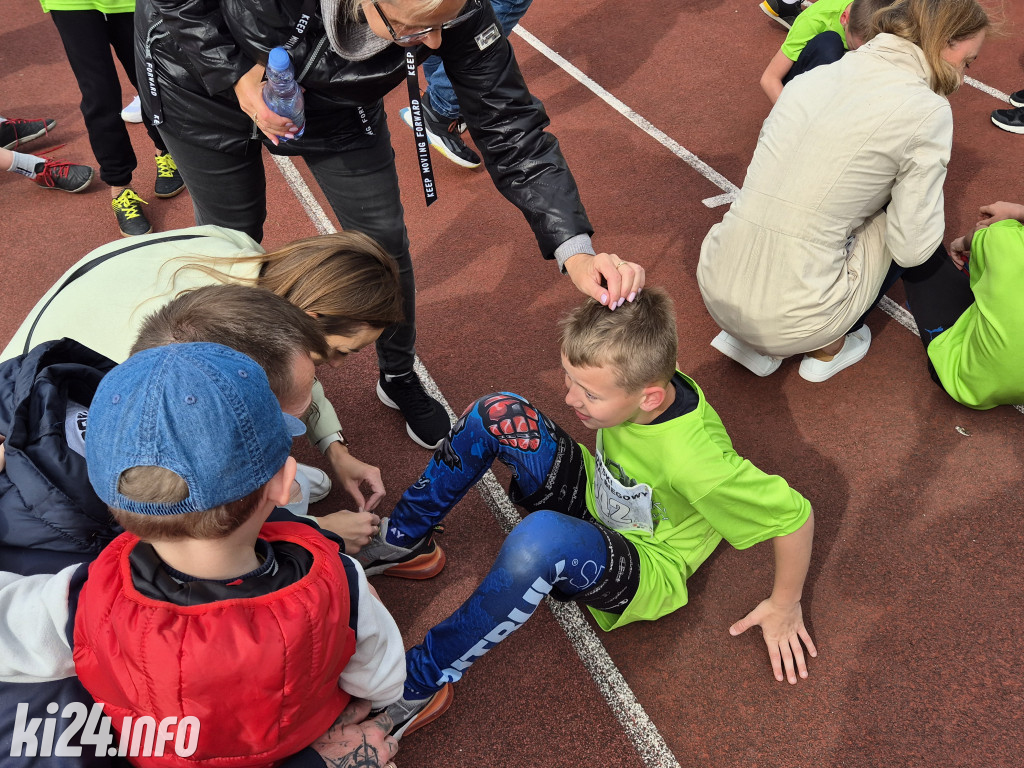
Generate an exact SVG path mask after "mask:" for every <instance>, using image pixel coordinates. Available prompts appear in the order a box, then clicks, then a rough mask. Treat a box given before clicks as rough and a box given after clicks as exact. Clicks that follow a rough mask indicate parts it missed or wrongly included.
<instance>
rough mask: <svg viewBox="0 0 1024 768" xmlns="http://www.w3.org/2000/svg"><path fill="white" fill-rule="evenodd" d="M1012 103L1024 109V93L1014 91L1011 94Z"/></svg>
mask: <svg viewBox="0 0 1024 768" xmlns="http://www.w3.org/2000/svg"><path fill="white" fill-rule="evenodd" d="M1010 103H1011V104H1013V106H1015V107H1024V91H1014V92H1013V93H1011V94H1010Z"/></svg>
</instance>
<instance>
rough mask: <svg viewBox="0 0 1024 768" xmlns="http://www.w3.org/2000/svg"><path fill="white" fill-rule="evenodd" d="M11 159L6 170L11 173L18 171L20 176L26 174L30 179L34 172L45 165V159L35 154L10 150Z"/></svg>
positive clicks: (34, 174)
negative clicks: (9, 165)
mask: <svg viewBox="0 0 1024 768" xmlns="http://www.w3.org/2000/svg"><path fill="white" fill-rule="evenodd" d="M11 156H12V157H13V160H12V161H11V167H10V168H8V169H7V170H8V171H11V172H12V173H20V174H21V175H22V176H27V177H28V178H30V179H34V178H35V177H36V174H37V173H39V172H40V171H42V170H43V166H45V165H46V160H45V159H43V158H42V157H36V156H35V155H26V154H24V153H22V152H11Z"/></svg>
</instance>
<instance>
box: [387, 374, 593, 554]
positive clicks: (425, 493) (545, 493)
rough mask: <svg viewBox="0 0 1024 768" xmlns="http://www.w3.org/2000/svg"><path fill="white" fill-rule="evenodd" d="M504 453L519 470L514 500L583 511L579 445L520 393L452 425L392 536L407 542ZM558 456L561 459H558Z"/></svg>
mask: <svg viewBox="0 0 1024 768" xmlns="http://www.w3.org/2000/svg"><path fill="white" fill-rule="evenodd" d="M495 459H498V460H499V461H501V462H502V463H504V464H505V465H507V466H508V467H509V468H510V469H511V470H512V475H513V478H512V483H511V487H510V489H509V492H510V495H511V496H512V500H513V501H515V502H516V503H517V504H523V505H526V506H529V507H530V508H532V509H537V508H539V507H545V508H547V509H556V510H558V511H563V512H570V513H572V514H576V515H578V514H579V512H578V510H579V509H582V508H583V505H584V504H585V499H584V498H583V494H582V493H581V492H580V491H579V490H578V489H580V488H585V480H586V471H585V468H584V465H583V459H582V454H581V449H580V447H579V446H578V445H577V444H576V443H575V441H573V439H572V438H571V437H569V435H568V434H567V433H566V432H565V431H564V430H562V429H561V428H560V427H558V425H557V424H555V423H554V422H553V421H551V420H550V419H548V418H547V417H546V416H544V415H543V414H542V413H540V412H539V411H537V410H536V409H535V408H534V407H533V406H532V405H530V403H529V402H527V401H526V400H525V399H523V398H521V397H519V396H518V395H513V394H508V393H500V394H493V395H488V396H487V397H482V398H480V399H479V400H477V401H476V402H475V403H473V404H472V405H471V406H470V407H469V408H467V409H466V412H465V413H463V414H462V417H461V418H460V419H459V420H458V421H457V422H456V423H455V425H454V426H453V427H452V430H451V432H450V433H449V434H448V437H446V438H445V439H444V442H442V443H441V447H440V448H438V449H437V450H436V451H435V452H434V455H433V457H432V458H431V460H430V463H429V464H428V465H427V468H426V469H425V470H424V471H423V474H422V475H421V476H420V479H419V480H417V481H416V482H415V483H414V484H413V485H412V486H411V487H410V488H409V489H408V490H407V491H406V492H405V493H404V494H402V498H401V499H399V501H398V504H396V505H395V509H394V511H393V512H392V513H391V519H390V522H389V523H388V529H387V542H388V543H389V544H398V545H401V546H408V544H409V542H410V541H419V540H420V539H422V538H423V537H424V536H426V535H427V534H428V533H429V531H430V529H431V527H432V526H434V525H435V524H437V523H439V522H440V521H441V520H443V519H444V517H445V515H447V514H448V512H449V511H450V510H451V509H452V507H454V506H455V505H456V504H457V503H458V502H459V500H460V499H461V498H462V497H463V496H465V495H466V491H468V490H469V489H470V488H472V487H473V486H474V485H475V484H476V482H477V481H478V480H479V479H480V478H481V477H483V474H484V472H486V471H487V470H488V469H490V466H491V464H492V463H493V462H494V460H495ZM556 459H557V461H556Z"/></svg>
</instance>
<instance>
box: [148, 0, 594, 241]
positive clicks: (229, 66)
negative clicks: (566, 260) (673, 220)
mask: <svg viewBox="0 0 1024 768" xmlns="http://www.w3.org/2000/svg"><path fill="white" fill-rule="evenodd" d="M470 2H480V3H481V6H482V7H481V10H480V11H479V12H478V13H476V14H475V15H473V16H472V17H471V18H470V19H468V20H467V21H465V22H463V23H462V24H459V25H457V26H456V27H453V28H452V29H449V30H445V32H444V34H443V36H442V43H441V47H440V48H439V49H438V50H437V51H436V53H437V54H438V55H440V56H441V58H442V59H443V60H444V64H445V71H446V72H447V73H448V76H449V78H450V79H451V81H452V85H453V86H454V88H455V91H456V93H457V94H458V97H459V103H460V106H461V110H462V115H463V117H464V118H465V120H466V123H467V124H468V126H469V132H470V134H471V135H472V136H473V140H474V141H475V142H476V145H477V147H478V148H479V150H480V152H481V154H482V155H483V158H484V162H485V164H486V166H487V169H488V171H489V172H490V174H491V177H492V179H493V180H494V183H495V185H496V186H497V188H498V189H499V191H501V193H502V194H503V195H504V196H505V197H506V198H508V199H509V200H510V201H511V202H512V203H513V204H515V205H516V206H517V207H518V208H519V209H520V210H521V211H522V212H523V214H524V215H525V216H526V219H527V221H528V222H529V224H530V227H531V228H532V229H533V231H534V234H535V235H536V237H537V241H538V244H539V245H540V248H541V252H542V253H543V254H544V256H545V257H547V258H550V257H551V256H552V254H553V252H554V250H555V248H556V247H557V246H559V245H560V244H562V243H563V242H565V241H566V240H568V239H569V238H571V237H573V236H574V235H579V234H587V235H590V234H592V232H593V230H592V229H591V227H590V222H589V220H588V219H587V215H586V212H585V211H584V209H583V204H582V202H581V201H580V198H579V191H578V190H577V188H576V182H575V180H574V179H573V177H572V173H571V172H570V171H569V168H568V166H567V165H566V162H565V158H564V157H563V156H562V153H561V151H560V150H559V148H558V141H557V140H556V139H555V137H554V136H553V135H551V134H550V133H547V132H546V131H545V130H544V129H545V128H546V127H547V126H548V122H549V121H548V117H547V114H546V113H545V112H544V107H543V105H542V104H541V103H540V102H539V101H538V100H537V99H535V98H534V97H533V96H532V95H531V94H530V92H529V90H528V89H527V87H526V84H525V83H524V82H523V77H522V74H521V73H520V71H519V66H518V64H517V63H516V60H515V56H514V54H513V52H512V47H511V45H509V42H508V40H507V39H505V37H504V35H502V34H501V25H499V24H498V23H497V20H496V19H495V17H494V11H493V10H492V9H491V6H490V3H489V2H488V0H470ZM308 7H310V8H311V9H312V10H313V13H312V14H311V19H310V21H309V23H308V24H307V25H306V28H305V30H304V33H303V34H302V36H301V39H300V40H299V41H298V43H297V44H296V45H295V46H294V48H292V50H291V51H290V53H291V55H292V61H293V64H294V66H295V71H296V73H297V75H299V80H300V82H301V84H302V86H303V87H304V88H305V99H306V129H305V133H304V135H303V136H302V137H301V138H300V139H298V140H293V141H289V142H287V143H284V142H282V144H281V146H280V147H273V145H271V144H269V142H267V146H268V148H269V149H270V150H271V151H272V152H275V153H278V154H299V155H304V154H310V153H315V152H336V151H339V150H343V149H357V148H359V147H361V146H370V145H371V144H372V142H374V141H376V140H377V139H376V137H374V136H368V135H367V132H366V128H365V125H366V120H367V119H369V120H370V122H371V123H373V122H374V121H375V120H376V118H378V117H379V111H380V110H382V109H383V106H382V102H381V99H382V98H383V96H384V94H386V93H388V92H389V91H391V90H392V89H393V88H395V87H396V86H398V85H400V84H402V83H403V81H404V80H405V70H406V67H405V49H404V48H401V47H399V46H397V45H388V46H387V47H386V48H385V49H384V50H382V51H381V52H379V53H377V54H375V55H373V56H371V57H370V58H368V59H366V60H365V61H349V60H347V59H344V58H342V57H341V56H339V55H338V54H337V53H335V52H334V51H333V49H332V48H331V47H330V45H329V44H328V40H327V34H326V31H325V29H324V21H323V18H322V16H321V11H320V4H319V2H318V1H317V2H315V3H313V4H312V5H311V6H308ZM302 9H303V0H138V2H137V4H136V12H135V26H136V42H135V45H136V61H137V67H138V70H139V81H140V91H141V94H140V95H141V97H142V100H143V108H144V109H145V110H146V113H147V114H150V115H152V114H154V111H155V110H154V107H156V106H157V104H158V103H159V106H160V108H161V111H162V117H163V121H164V122H163V124H162V125H161V128H162V129H163V130H168V131H171V132H172V133H174V134H175V135H177V136H178V137H179V138H181V139H182V140H183V141H186V142H188V143H191V144H197V145H200V146H204V147H208V148H211V149H216V150H219V151H225V152H230V153H233V154H244V153H246V152H249V151H253V146H254V145H253V144H252V143H251V141H250V140H251V139H252V138H254V137H262V134H257V132H255V127H254V125H253V123H252V120H251V118H250V117H249V116H247V115H245V114H243V113H242V111H241V110H240V109H239V107H238V102H237V100H236V98H235V94H234V90H233V86H234V84H235V83H236V82H237V81H238V79H239V78H240V77H241V76H242V75H243V74H245V73H246V72H247V71H249V69H251V68H252V67H253V65H254V64H256V63H257V62H260V63H266V60H267V53H268V51H269V50H270V49H271V48H273V47H275V46H278V45H284V44H285V43H286V42H287V41H288V40H289V38H290V37H291V36H292V35H293V34H294V32H295V27H296V22H297V21H298V20H299V18H300V15H301V12H302ZM491 25H494V28H495V30H496V31H497V33H498V37H497V39H496V40H495V42H493V43H491V44H490V45H487V46H485V47H484V48H483V49H482V50H481V48H480V47H479V46H478V44H477V42H476V40H477V38H478V36H480V35H481V33H483V32H485V31H486V30H488V29H489V27H490V26H491ZM432 53H434V51H431V50H430V49H428V48H427V47H425V46H422V45H421V46H419V47H418V48H417V49H416V57H417V60H418V61H421V62H422V61H423V60H424V59H426V58H427V57H428V56H429V55H431V54H432ZM147 70H151V73H152V80H153V81H155V85H156V90H157V91H158V93H159V102H157V99H156V98H155V97H154V94H153V93H152V91H151V89H150V88H149V87H147V85H146V84H147ZM360 113H362V114H360Z"/></svg>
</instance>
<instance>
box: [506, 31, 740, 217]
mask: <svg viewBox="0 0 1024 768" xmlns="http://www.w3.org/2000/svg"><path fill="white" fill-rule="evenodd" d="M512 31H513V32H515V33H516V34H517V35H519V36H520V37H521V38H523V40H525V41H526V42H527V43H529V44H530V45H531V46H533V47H534V48H536V49H537V50H538V51H539V52H540V53H541V54H542V55H544V56H545V57H547V58H548V59H550V60H551V61H552V62H554V63H555V64H557V65H558V66H559V67H561V68H562V69H563V70H565V71H566V72H568V73H569V74H570V75H572V76H573V77H574V78H575V79H576V80H577V81H578V82H579V83H580V84H581V85H583V86H585V87H586V88H587V89H589V90H590V91H592V92H593V93H594V94H595V95H596V96H597V97H598V98H599V99H601V100H602V101H603V102H605V103H606V104H607V105H608V106H610V107H611V108H612V109H614V110H615V111H616V112H618V113H619V114H620V115H622V116H623V117H625V118H626V119H627V120H629V121H630V122H631V123H633V124H634V125H635V126H637V127H638V128H639V129H640V130H642V131H643V132H644V133H646V134H647V135H648V136H650V137H651V138H653V139H654V140H655V141H657V142H658V143H659V144H661V145H662V146H663V147H665V149H667V150H668V151H669V152H671V153H672V154H673V155H675V156H676V157H678V158H679V159H680V160H682V161H683V162H684V163H686V164H687V165H689V166H690V167H691V168H693V169H694V170H695V171H697V173H699V174H700V175H701V176H703V177H704V178H705V179H707V180H708V181H710V182H711V183H712V184H714V185H715V186H716V187H718V188H719V189H720V190H722V191H723V192H726V193H735V192H736V191H737V187H736V185H735V184H733V183H732V182H731V181H729V180H728V179H727V178H725V176H723V175H722V174H720V173H719V172H718V171H716V170H715V169H714V168H712V167H711V166H710V165H708V164H707V163H705V162H704V161H703V160H701V159H700V158H699V157H697V156H696V155H695V154H693V152H691V151H690V150H688V149H686V147H684V146H683V145H682V144H680V143H679V142H678V141H676V140H675V139H673V138H672V137H671V136H669V135H668V134H667V133H665V132H664V131H663V130H661V129H660V128H656V127H655V126H654V124H653V123H652V122H651V121H650V120H648V119H647V118H645V117H643V116H642V115H640V114H638V113H637V112H635V111H633V110H632V109H630V108H629V107H628V106H626V104H624V103H623V102H621V101H620V100H619V99H617V98H615V97H614V96H612V94H611V93H610V92H609V91H607V90H606V89H605V88H603V87H602V86H600V85H598V84H597V83H596V82H594V80H592V79H591V78H590V76H589V75H587V74H586V73H585V72H583V70H581V69H579V68H578V67H576V66H575V65H574V64H572V63H570V62H569V61H568V59H566V58H564V57H563V56H561V55H560V54H558V53H555V52H554V51H553V50H551V49H550V48H548V46H546V45H545V44H544V43H542V42H541V41H540V40H538V39H537V38H536V37H534V36H533V35H532V34H530V33H529V32H527V31H526V30H525V29H523V28H522V27H519V26H517V27H516V28H515V29H513V30H512ZM721 197H723V196H721V195H720V196H719V197H711V198H708V200H712V201H714V200H719V199H720V198H721ZM708 200H705V201H704V204H705V205H708ZM723 204H724V203H722V202H718V203H716V205H723ZM708 207H709V208H711V207H714V206H713V205H708Z"/></svg>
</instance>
